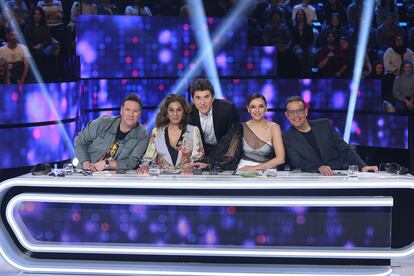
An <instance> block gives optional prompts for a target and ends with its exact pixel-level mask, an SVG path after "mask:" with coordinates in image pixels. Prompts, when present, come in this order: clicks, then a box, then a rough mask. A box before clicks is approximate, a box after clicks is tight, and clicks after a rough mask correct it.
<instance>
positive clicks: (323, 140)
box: [283, 119, 366, 172]
mask: <svg viewBox="0 0 414 276" xmlns="http://www.w3.org/2000/svg"><path fill="white" fill-rule="evenodd" d="M309 124H310V126H311V129H312V133H313V135H314V136H315V139H316V142H317V144H318V147H319V150H320V153H321V156H322V160H321V159H320V158H319V155H318V153H317V152H315V150H314V149H313V148H312V146H311V145H310V144H309V142H308V141H307V140H306V139H305V137H303V135H302V134H301V133H300V132H299V131H298V130H297V129H296V128H295V127H293V126H291V127H290V128H289V129H288V131H286V132H285V133H284V134H283V143H284V145H285V150H286V155H287V159H288V160H289V163H290V164H291V165H292V166H293V167H294V168H297V169H301V170H302V171H305V172H318V168H319V167H320V166H323V165H326V166H329V167H331V169H333V170H345V169H347V168H348V165H358V167H359V168H360V169H361V168H362V167H364V166H366V164H365V162H364V161H362V159H361V158H360V157H359V155H358V154H357V153H356V152H355V151H354V150H353V149H352V148H351V146H350V145H349V144H347V143H346V142H345V141H344V140H343V139H342V137H341V136H340V135H339V133H338V132H337V131H336V130H335V129H334V127H333V126H332V125H331V124H330V123H329V121H328V120H327V119H319V120H314V121H309Z"/></svg>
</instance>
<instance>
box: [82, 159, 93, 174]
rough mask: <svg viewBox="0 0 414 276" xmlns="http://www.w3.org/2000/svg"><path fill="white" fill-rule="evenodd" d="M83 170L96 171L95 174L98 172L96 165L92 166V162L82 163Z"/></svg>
mask: <svg viewBox="0 0 414 276" xmlns="http://www.w3.org/2000/svg"><path fill="white" fill-rule="evenodd" d="M82 168H83V169H84V170H90V171H94V172H96V168H95V165H94V164H92V163H91V162H89V161H84V162H83V163H82Z"/></svg>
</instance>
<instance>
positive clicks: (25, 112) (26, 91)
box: [0, 82, 80, 125]
mask: <svg viewBox="0 0 414 276" xmlns="http://www.w3.org/2000/svg"><path fill="white" fill-rule="evenodd" d="M0 91H1V93H0V110H1V112H0V125H6V124H21V123H33V122H47V121H54V120H58V119H61V120H64V119H73V118H76V117H77V116H78V115H79V112H80V110H79V107H80V105H79V99H80V93H79V92H80V91H79V83H76V82H67V83H47V84H43V85H40V84H25V85H17V84H7V85H4V84H2V85H0ZM49 103H50V104H49Z"/></svg>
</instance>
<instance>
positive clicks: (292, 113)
mask: <svg viewBox="0 0 414 276" xmlns="http://www.w3.org/2000/svg"><path fill="white" fill-rule="evenodd" d="M286 114H287V115H288V116H289V117H293V116H295V115H299V116H302V115H303V114H305V109H304V108H302V109H296V110H287V111H286Z"/></svg>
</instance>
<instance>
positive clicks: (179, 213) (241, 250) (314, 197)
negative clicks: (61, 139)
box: [0, 171, 414, 275]
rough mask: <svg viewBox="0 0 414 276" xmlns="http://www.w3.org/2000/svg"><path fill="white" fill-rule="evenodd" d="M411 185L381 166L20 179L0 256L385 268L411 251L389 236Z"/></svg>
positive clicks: (147, 267)
mask: <svg viewBox="0 0 414 276" xmlns="http://www.w3.org/2000/svg"><path fill="white" fill-rule="evenodd" d="M413 187H414V177H413V176H410V175H407V176H395V175H389V174H386V173H377V174H372V173H359V174H358V176H357V177H348V176H346V175H344V174H338V175H335V176H332V177H323V176H320V175H318V174H307V173H294V172H279V173H278V174H277V176H275V177H266V176H256V177H242V176H239V175H233V174H232V173H231V172H224V173H221V174H219V175H160V176H143V175H138V174H136V173H135V172H134V171H128V172H127V173H126V174H116V173H115V172H111V171H107V172H96V173H94V174H93V175H89V176H84V175H82V174H76V173H75V174H74V175H67V176H65V177H51V176H32V175H24V176H21V177H17V178H13V179H9V180H7V181H4V182H3V183H1V186H0V197H1V213H2V214H1V215H2V221H1V224H0V228H1V229H0V244H1V254H2V255H3V257H4V258H5V259H6V261H8V262H9V263H10V264H11V265H13V266H14V267H16V268H18V269H20V270H22V271H26V272H42V273H48V272H53V273H95V274H101V273H102V274H108V273H109V274H112V275H124V274H125V275H127V274H144V275H252V274H256V275H261V274H262V275H290V274H292V273H302V272H303V271H305V270H306V271H307V273H308V274H309V275H389V274H390V273H391V269H390V267H389V260H390V259H392V258H403V257H406V256H409V255H411V254H413V253H414V244H413V243H412V241H413V239H411V237H407V240H409V243H407V245H406V246H404V247H399V248H395V246H393V244H392V241H393V239H392V235H393V233H394V232H398V229H399V228H404V227H405V225H406V224H405V222H404V221H395V218H396V217H399V213H400V212H404V210H401V208H396V206H399V205H400V204H399V201H400V196H399V195H401V194H403V195H404V196H406V195H410V193H411V192H412V189H413ZM404 196H403V197H402V198H404ZM405 204H406V203H405ZM410 204H411V202H410ZM413 204H414V202H413ZM404 206H405V205H404ZM411 207H412V206H411ZM411 210H412V208H411ZM400 217H401V216H400ZM212 264H214V265H212ZM286 264H289V266H286ZM292 264H295V265H296V266H291V265H292ZM312 264H318V267H312ZM321 264H326V266H322V268H321V267H320V265H321ZM348 265H352V266H348ZM308 274H303V273H302V274H301V275H308Z"/></svg>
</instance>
